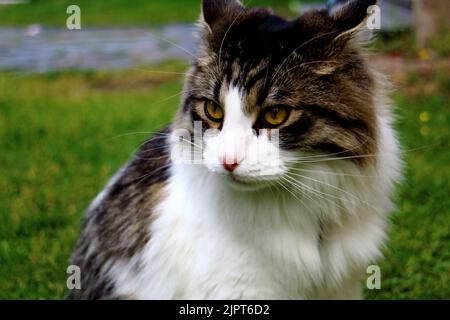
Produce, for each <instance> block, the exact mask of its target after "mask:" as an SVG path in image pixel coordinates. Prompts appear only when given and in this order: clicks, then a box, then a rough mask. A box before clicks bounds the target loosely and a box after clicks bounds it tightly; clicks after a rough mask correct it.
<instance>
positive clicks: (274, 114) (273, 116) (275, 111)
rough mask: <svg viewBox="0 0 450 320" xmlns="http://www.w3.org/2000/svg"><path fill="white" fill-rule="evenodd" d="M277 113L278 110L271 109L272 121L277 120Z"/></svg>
mask: <svg viewBox="0 0 450 320" xmlns="http://www.w3.org/2000/svg"><path fill="white" fill-rule="evenodd" d="M278 112H279V110H278V108H273V109H272V118H273V119H277V116H278Z"/></svg>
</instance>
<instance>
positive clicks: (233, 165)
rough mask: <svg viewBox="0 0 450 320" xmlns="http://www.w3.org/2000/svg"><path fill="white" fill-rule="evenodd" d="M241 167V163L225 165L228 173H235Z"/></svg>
mask: <svg viewBox="0 0 450 320" xmlns="http://www.w3.org/2000/svg"><path fill="white" fill-rule="evenodd" d="M238 166H239V163H224V164H223V167H224V168H225V170H227V171H228V172H230V173H231V172H233V171H234V170H235V169H236V168H237V167H238Z"/></svg>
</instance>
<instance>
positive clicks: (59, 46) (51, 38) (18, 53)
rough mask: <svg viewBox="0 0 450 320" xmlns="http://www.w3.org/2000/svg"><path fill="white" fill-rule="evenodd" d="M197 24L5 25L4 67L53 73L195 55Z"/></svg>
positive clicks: (1, 41) (0, 47)
mask: <svg viewBox="0 0 450 320" xmlns="http://www.w3.org/2000/svg"><path fill="white" fill-rule="evenodd" d="M194 33H195V28H194V26H192V25H174V26H167V27H162V28H159V29H139V28H130V29H82V30H77V31H69V30H57V29H46V28H41V27H40V26H37V25H34V26H30V27H28V28H1V29H0V69H3V70H5V69H14V70H19V71H25V72H47V71H53V70H61V69H77V70H102V69H108V70H111V69H121V68H128V67H132V66H136V65H145V64H154V63H160V62H162V61H164V60H167V59H189V58H191V56H190V54H195V50H196V42H197V40H196V37H195V36H194Z"/></svg>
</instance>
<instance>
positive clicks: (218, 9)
mask: <svg viewBox="0 0 450 320" xmlns="http://www.w3.org/2000/svg"><path fill="white" fill-rule="evenodd" d="M243 10H245V7H244V6H243V5H242V3H241V2H240V1H239V0H203V1H202V16H201V20H203V22H204V24H205V26H206V27H207V28H208V29H209V31H211V32H216V31H218V30H217V29H218V28H221V27H222V26H224V25H225V24H226V23H227V22H228V21H229V20H230V19H231V20H233V19H235V17H236V16H238V15H239V14H241V13H242V12H243Z"/></svg>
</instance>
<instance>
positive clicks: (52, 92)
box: [0, 63, 450, 299]
mask: <svg viewBox="0 0 450 320" xmlns="http://www.w3.org/2000/svg"><path fill="white" fill-rule="evenodd" d="M158 69H159V70H160V71H164V72H168V73H158V72H152V71H150V70H149V69H146V68H143V69H133V70H129V71H122V72H105V73H100V72H95V73H54V74H46V75H13V74H9V73H0V150H1V153H0V299H1V298H3V299H5V298H7V299H11V298H29V299H30V298H33V299H34V298H36V299H43V298H51V299H54V298H62V297H63V296H64V292H65V281H66V274H65V271H66V268H67V262H68V258H69V256H70V253H71V250H72V249H73V246H74V244H75V241H76V239H77V236H78V231H79V226H80V219H81V217H82V216H83V212H84V210H85V208H86V206H87V205H88V203H89V202H90V200H91V199H92V198H93V197H94V196H95V195H96V193H97V192H98V191H99V190H100V189H101V188H102V186H103V185H104V183H105V182H106V181H107V179H108V177H109V176H111V175H112V174H113V173H114V172H115V171H116V169H117V168H118V167H119V166H120V165H121V164H123V163H124V162H125V161H126V160H127V159H128V157H129V156H130V154H131V153H132V152H133V150H134V149H135V148H136V147H138V145H139V143H140V142H142V141H143V140H144V139H145V137H146V134H129V135H125V134H128V133H133V132H146V131H155V130H157V129H158V128H160V127H162V126H163V125H164V124H167V123H168V122H170V120H171V117H172V115H173V113H174V111H175V110H176V108H177V105H178V102H179V98H178V96H174V95H175V94H176V93H178V92H179V91H180V90H181V83H182V76H181V75H178V74H172V73H170V72H182V71H183V70H184V66H183V65H180V64H177V63H168V64H166V65H164V66H160V67H158ZM430 77H431V79H425V80H424V79H423V77H418V76H414V77H411V79H410V83H409V84H408V88H410V90H407V91H406V92H408V94H403V95H397V96H396V102H397V104H398V114H399V119H398V129H399V131H400V135H401V140H402V142H403V144H404V147H405V149H406V150H407V152H406V153H405V160H406V162H407V170H406V173H407V175H406V179H405V183H404V184H403V186H402V187H401V188H399V192H398V196H397V204H398V210H397V212H396V213H395V214H394V215H393V219H392V232H391V241H390V243H389V248H387V250H386V259H385V260H384V261H382V262H381V271H382V289H381V290H375V291H370V292H367V296H368V297H369V298H371V299H379V298H386V299H401V298H405V299H406V298H424V299H427V298H450V287H449V285H448V284H449V283H450V272H449V270H450V247H449V243H450V209H449V208H450V197H449V181H450V169H449V168H450V167H449V163H450V153H449V137H450V132H449V128H450V106H449V102H448V101H449V97H450V77H449V75H448V74H440V75H439V74H433V75H430ZM424 81H426V82H427V83H428V82H432V83H434V84H435V85H434V86H433V88H431V89H430V90H431V91H430V92H431V93H432V94H425V93H426V92H425V91H426V90H422V89H420V90H416V91H414V88H423V87H424V86H425V85H426V84H425V83H423V82H424ZM436 83H437V84H438V85H436ZM417 91H418V92H417ZM424 92H425V93H424ZM168 97H169V98H168ZM170 97H171V98H170Z"/></svg>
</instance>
